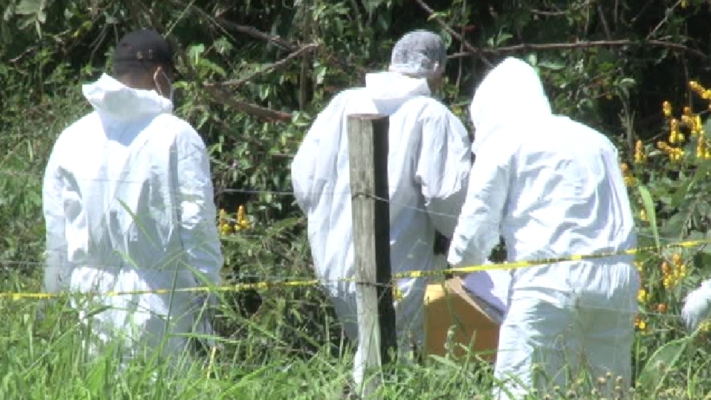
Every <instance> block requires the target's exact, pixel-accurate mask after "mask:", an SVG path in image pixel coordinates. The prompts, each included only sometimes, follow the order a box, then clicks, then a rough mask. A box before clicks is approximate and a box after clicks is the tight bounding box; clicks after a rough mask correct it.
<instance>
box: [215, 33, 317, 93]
mask: <svg viewBox="0 0 711 400" xmlns="http://www.w3.org/2000/svg"><path fill="white" fill-rule="evenodd" d="M318 46H319V45H318V43H311V44H307V45H306V46H304V47H302V48H300V49H298V50H296V51H295V52H293V53H291V54H289V55H288V56H286V57H284V58H282V59H281V60H279V61H277V62H275V63H272V64H268V65H267V66H265V67H264V68H262V69H260V70H259V71H254V72H252V73H251V74H249V75H247V76H245V77H244V78H240V79H230V80H228V81H224V82H208V83H205V86H206V87H211V86H221V87H227V86H228V87H233V88H234V87H239V86H242V85H244V84H245V83H247V82H249V81H250V80H252V79H254V77H256V76H257V75H259V74H264V73H267V72H270V71H273V70H276V69H279V68H282V67H284V66H285V65H286V64H288V63H289V62H290V61H292V60H293V59H295V58H297V57H300V56H301V55H303V54H304V53H307V52H309V51H312V50H315V49H316V48H318Z"/></svg>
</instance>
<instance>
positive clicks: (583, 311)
mask: <svg viewBox="0 0 711 400" xmlns="http://www.w3.org/2000/svg"><path fill="white" fill-rule="evenodd" d="M471 117H472V120H473V123H474V125H475V128H476V133H475V140H474V144H473V150H474V153H475V154H476V162H475V163H474V166H473V168H472V172H471V174H470V181H469V189H468V191H469V192H468V194H467V198H466V201H465V203H464V206H463V207H462V213H461V215H460V217H459V222H458V225H457V228H456V230H455V232H454V236H453V238H452V243H451V245H450V252H449V256H448V261H449V262H450V264H452V265H453V266H464V265H471V264H474V265H478V264H481V263H483V262H484V261H485V259H486V257H487V256H488V255H489V253H490V252H491V250H492V248H493V247H494V246H495V245H496V244H497V243H498V241H499V237H500V235H501V236H503V238H504V240H505V243H506V246H507V252H508V254H507V257H508V260H509V261H520V260H540V259H546V258H553V257H565V256H569V255H575V254H590V253H608V252H617V251H621V250H627V249H631V248H634V247H635V245H636V236H635V233H634V222H633V219H632V214H631V209H630V204H629V199H628V194H627V191H626V188H625V185H624V182H623V179H622V173H621V170H620V166H619V162H618V155H617V150H616V149H615V147H614V146H613V145H612V144H611V143H610V141H609V140H608V139H607V138H605V137H604V136H603V135H602V134H600V133H598V132H596V131H594V130H593V129H591V128H588V127H586V126H584V125H582V124H580V123H577V122H575V121H572V120H570V119H569V118H567V117H563V116H556V115H553V114H552V112H551V108H550V105H549V102H548V99H547V97H546V95H545V93H544V91H543V87H542V84H541V81H540V79H539V77H538V75H537V74H536V72H535V70H534V69H533V68H532V67H531V66H529V65H528V64H526V63H525V62H523V61H520V60H517V59H514V58H508V59H506V60H505V61H503V62H502V63H501V64H499V65H498V66H497V67H496V68H495V69H493V70H492V71H491V72H490V73H489V74H488V76H486V78H485V79H484V80H483V81H482V83H481V85H480V87H479V88H478V89H477V91H476V93H475V95H474V98H473V102H472V105H471ZM632 261H633V259H632V257H631V256H614V257H607V258H602V259H596V260H586V261H573V262H564V263H558V264H552V265H544V266H534V267H529V268H522V269H516V270H512V272H511V274H512V282H511V292H510V299H509V310H508V313H507V315H506V317H505V319H504V323H503V325H502V327H501V331H500V338H499V351H498V354H497V360H496V366H495V376H496V378H497V379H499V380H501V382H502V383H503V386H504V387H505V389H506V390H508V391H510V393H511V394H512V395H513V396H512V397H510V398H516V399H520V398H523V393H525V392H526V387H524V388H520V387H517V386H516V385H514V382H515V381H518V380H520V381H521V382H522V383H523V384H524V386H536V387H537V388H538V389H539V390H545V389H546V387H548V388H550V387H553V386H554V385H559V386H560V387H562V388H565V386H566V383H567V382H568V381H566V377H565V376H562V375H561V372H560V370H561V368H562V367H563V366H564V365H567V366H568V367H570V368H571V369H572V371H571V372H572V373H573V374H575V373H578V372H580V371H581V370H584V371H587V372H589V373H590V374H592V379H597V378H598V377H600V376H604V375H605V373H606V372H608V371H609V372H611V373H612V374H613V377H615V378H616V377H618V376H621V377H622V379H623V383H622V385H620V386H622V387H623V388H626V387H629V385H630V374H631V351H632V344H633V338H634V325H633V319H634V315H635V313H636V312H637V298H636V294H637V289H638V287H639V277H638V275H637V271H636V269H635V268H634V266H633V264H632ZM533 364H538V365H539V366H541V367H543V371H544V373H545V375H544V376H541V375H538V374H534V373H533V372H532V371H531V367H532V366H533ZM564 373H565V372H564V371H563V372H562V374H564ZM577 377H578V376H573V379H576V378H577ZM615 378H613V380H614V379H615ZM547 380H549V381H550V385H549V386H547V385H546V383H545V382H546V381H547ZM614 386H615V384H614V383H610V384H609V387H610V388H613V387H614ZM539 393H540V392H539ZM501 396H502V397H501V398H509V397H506V396H505V395H504V394H503V393H502V394H501Z"/></svg>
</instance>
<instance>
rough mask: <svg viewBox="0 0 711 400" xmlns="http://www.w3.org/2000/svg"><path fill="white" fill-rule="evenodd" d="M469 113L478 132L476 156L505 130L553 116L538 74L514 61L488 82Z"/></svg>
mask: <svg viewBox="0 0 711 400" xmlns="http://www.w3.org/2000/svg"><path fill="white" fill-rule="evenodd" d="M469 111H470V117H471V119H472V123H473V124H474V129H475V133H474V145H473V147H472V150H473V151H474V153H477V151H476V150H477V149H478V148H480V147H481V146H482V145H483V143H485V142H486V141H487V140H488V139H489V138H490V135H493V134H495V133H496V132H497V131H498V129H497V128H499V127H501V126H504V125H508V124H511V123H516V122H520V121H526V122H531V119H537V118H546V117H550V116H551V106H550V102H549V101H548V97H547V96H546V93H545V91H544V90H543V85H542V84H541V79H540V78H539V76H538V74H537V73H536V71H535V70H534V69H533V67H531V66H530V65H528V64H526V63H525V62H524V61H521V60H519V59H517V58H513V57H509V58H506V59H505V60H504V61H502V62H501V64H499V65H497V66H496V68H494V69H493V70H491V72H489V74H488V75H487V76H486V77H485V78H484V80H483V81H482V82H481V84H480V85H479V87H478V88H477V90H476V93H475V94H474V98H473V99H472V103H471V105H470V106H469Z"/></svg>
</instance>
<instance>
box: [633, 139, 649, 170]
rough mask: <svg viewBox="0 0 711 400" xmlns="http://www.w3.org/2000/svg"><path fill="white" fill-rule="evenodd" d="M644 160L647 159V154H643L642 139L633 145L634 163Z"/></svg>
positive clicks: (640, 162)
mask: <svg viewBox="0 0 711 400" xmlns="http://www.w3.org/2000/svg"><path fill="white" fill-rule="evenodd" d="M645 161H647V154H645V152H644V146H643V145H642V141H641V140H638V141H637V143H635V146H634V163H635V164H644V162H645Z"/></svg>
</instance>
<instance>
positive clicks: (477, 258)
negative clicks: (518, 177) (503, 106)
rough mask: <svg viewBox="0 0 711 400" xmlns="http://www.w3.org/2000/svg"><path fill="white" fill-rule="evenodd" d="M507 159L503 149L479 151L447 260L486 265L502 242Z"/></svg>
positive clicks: (461, 264) (506, 190) (455, 263)
mask: <svg viewBox="0 0 711 400" xmlns="http://www.w3.org/2000/svg"><path fill="white" fill-rule="evenodd" d="M490 148H491V147H490ZM507 161H508V160H507V159H506V157H505V156H503V155H502V154H501V152H496V151H484V152H481V154H477V158H476V162H475V163H474V166H473V168H472V171H471V175H470V176H469V189H468V193H467V198H466V201H465V202H464V206H462V212H461V214H460V215H459V221H458V223H457V228H456V229H455V231H454V235H453V237H452V242H451V244H450V247H449V255H448V257H447V261H448V262H449V263H450V264H451V265H453V266H455V267H456V266H463V265H480V264H483V263H485V262H486V261H487V258H488V256H489V254H490V253H491V251H492V250H493V249H494V247H495V246H496V245H497V244H498V243H499V237H500V233H501V229H500V224H501V221H502V218H503V213H504V207H505V204H506V199H507V194H508V182H509V171H508V165H507V164H506V162H507Z"/></svg>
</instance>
